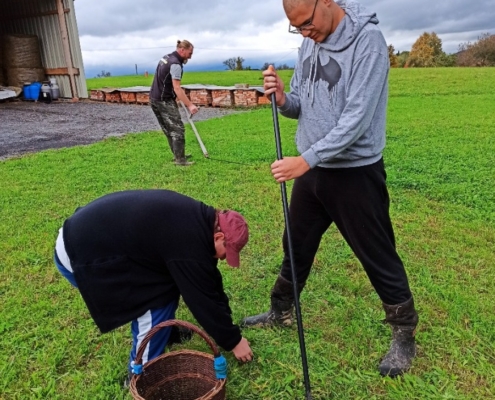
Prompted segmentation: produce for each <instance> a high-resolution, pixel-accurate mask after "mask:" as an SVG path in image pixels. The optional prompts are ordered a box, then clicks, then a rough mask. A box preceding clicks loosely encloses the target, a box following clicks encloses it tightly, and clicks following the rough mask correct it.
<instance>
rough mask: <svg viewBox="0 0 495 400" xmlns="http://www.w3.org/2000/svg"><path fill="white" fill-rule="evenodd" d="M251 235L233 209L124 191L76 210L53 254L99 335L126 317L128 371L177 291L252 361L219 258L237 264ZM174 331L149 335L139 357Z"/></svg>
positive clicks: (150, 354)
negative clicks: (129, 342) (128, 328)
mask: <svg viewBox="0 0 495 400" xmlns="http://www.w3.org/2000/svg"><path fill="white" fill-rule="evenodd" d="M248 236H249V233H248V226H247V223H246V221H245V220H244V218H243V217H242V215H241V214H239V213H237V212H235V211H219V210H216V209H215V208H213V207H210V206H207V205H206V204H204V203H202V202H200V201H197V200H194V199H192V198H190V197H187V196H184V195H182V194H179V193H176V192H172V191H169V190H132V191H123V192H116V193H111V194H108V195H106V196H103V197H101V198H99V199H96V200H94V201H93V202H91V203H89V204H87V205H86V206H84V207H81V208H78V209H77V210H76V212H75V213H74V214H73V215H72V216H71V217H70V218H68V219H67V220H66V221H65V223H64V225H63V228H61V229H60V231H59V235H58V238H57V240H56V245H55V256H54V258H55V264H56V266H57V268H58V269H59V271H60V272H61V273H62V275H63V276H65V277H66V278H67V279H68V280H69V282H70V283H71V284H72V285H73V286H75V287H77V288H78V289H79V291H80V293H81V296H82V298H83V300H84V302H85V303H86V305H87V307H88V309H89V312H90V314H91V317H92V318H93V320H94V321H95V323H96V325H97V326H98V328H99V329H100V331H101V332H102V333H106V332H109V331H111V330H113V329H115V328H118V327H119V326H122V325H124V324H127V323H129V322H131V331H132V337H133V341H132V349H131V354H130V359H129V365H128V369H129V375H131V373H132V365H133V361H134V359H135V357H136V353H137V350H138V348H139V346H140V344H141V342H142V341H143V339H144V337H145V336H146V334H147V333H148V332H149V331H150V330H151V328H153V327H154V326H156V325H157V324H159V323H160V322H163V321H167V320H169V319H173V318H174V317H175V310H176V309H177V306H178V302H179V296H182V298H183V300H184V302H185V304H186V305H187V306H188V307H189V309H190V310H191V312H192V314H193V315H194V317H195V318H196V320H197V321H198V322H199V324H200V325H201V326H202V327H203V328H204V329H205V330H206V332H207V333H208V334H209V335H210V336H211V337H212V338H213V339H214V340H215V341H216V342H217V343H218V345H219V346H221V347H222V348H224V349H225V350H227V351H232V352H233V353H234V356H235V357H236V358H237V359H238V360H240V361H250V360H251V359H252V356H253V353H252V351H251V348H250V346H249V342H248V341H247V340H246V339H245V338H243V337H242V336H241V332H240V330H239V327H238V326H237V325H234V324H233V323H232V317H231V313H232V311H231V309H230V307H229V299H228V297H227V295H226V294H225V292H224V289H223V283H222V275H221V274H220V271H219V270H218V268H217V262H218V260H219V259H220V260H224V259H226V260H227V263H228V264H229V265H231V266H233V267H238V266H239V253H240V251H241V250H242V248H243V247H244V246H245V245H246V243H247V241H248ZM171 332H172V329H171V328H165V329H162V330H161V331H159V332H158V333H157V334H156V335H154V336H153V339H152V340H151V341H150V342H149V343H148V346H147V348H146V351H145V353H144V357H143V363H146V362H148V361H150V360H152V359H154V358H156V357H158V356H159V355H160V354H162V353H163V350H164V348H165V345H166V344H167V343H168V342H169V336H170V334H171Z"/></svg>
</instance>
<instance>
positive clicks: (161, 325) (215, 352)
mask: <svg viewBox="0 0 495 400" xmlns="http://www.w3.org/2000/svg"><path fill="white" fill-rule="evenodd" d="M169 326H182V327H184V328H188V329H190V330H192V331H193V332H195V333H197V334H198V335H199V336H201V338H203V340H204V341H205V342H206V343H207V344H208V346H210V348H211V351H212V352H213V356H214V357H218V356H219V355H220V351H219V350H218V346H217V345H216V344H215V342H214V341H213V340H212V339H211V338H210V337H209V336H208V335H207V334H206V333H205V332H203V330H201V329H199V328H198V327H197V326H196V325H194V324H191V323H190V322H187V321H181V320H179V319H169V320H168V321H165V322H160V323H159V324H157V325H155V326H154V327H153V328H151V329H150V331H149V332H148V333H147V334H146V336H145V337H144V339H143V341H142V342H141V344H140V345H139V349H138V352H137V354H136V359H135V360H134V365H141V364H142V362H143V354H144V351H145V350H146V346H147V344H148V342H149V341H150V340H151V338H152V337H153V336H154V335H155V333H157V332H158V331H159V330H160V329H164V328H167V327H169Z"/></svg>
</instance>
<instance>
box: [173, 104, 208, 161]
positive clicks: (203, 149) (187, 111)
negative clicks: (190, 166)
mask: <svg viewBox="0 0 495 400" xmlns="http://www.w3.org/2000/svg"><path fill="white" fill-rule="evenodd" d="M179 103H180V105H181V106H182V108H183V109H184V112H185V113H186V116H187V120H188V121H189V124H190V125H191V128H192V130H193V131H194V134H195V135H196V139H198V143H199V147H201V151H202V152H203V155H204V156H205V157H206V158H208V157H209V155H208V152H207V151H206V147H205V145H204V144H203V141H202V140H201V137H200V136H199V133H198V130H197V129H196V126H195V125H194V122H193V121H192V119H191V117H190V116H189V110H188V109H187V108H186V106H185V105H184V103H183V102H182V101H180V102H179Z"/></svg>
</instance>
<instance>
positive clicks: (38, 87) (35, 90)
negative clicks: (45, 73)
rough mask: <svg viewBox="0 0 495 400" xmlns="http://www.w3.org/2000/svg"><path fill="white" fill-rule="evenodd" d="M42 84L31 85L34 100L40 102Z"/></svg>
mask: <svg viewBox="0 0 495 400" xmlns="http://www.w3.org/2000/svg"><path fill="white" fill-rule="evenodd" d="M40 91H41V82H34V83H32V84H31V96H32V100H38V97H40Z"/></svg>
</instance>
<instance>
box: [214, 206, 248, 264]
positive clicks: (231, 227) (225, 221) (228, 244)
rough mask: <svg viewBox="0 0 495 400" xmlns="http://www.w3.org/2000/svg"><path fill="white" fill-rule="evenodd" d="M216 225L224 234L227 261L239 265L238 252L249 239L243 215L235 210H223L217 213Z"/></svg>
mask: <svg viewBox="0 0 495 400" xmlns="http://www.w3.org/2000/svg"><path fill="white" fill-rule="evenodd" d="M218 225H219V226H220V230H221V231H222V232H223V234H224V235H225V250H226V251H227V257H226V258H227V263H228V264H229V265H230V266H231V267H238V266H239V253H240V252H241V250H242V248H243V247H244V246H245V245H246V243H247V242H248V239H249V230H248V225H247V222H246V220H245V219H244V217H243V216H242V215H241V214H239V213H238V212H236V211H232V210H229V211H223V212H220V213H219V214H218Z"/></svg>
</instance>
